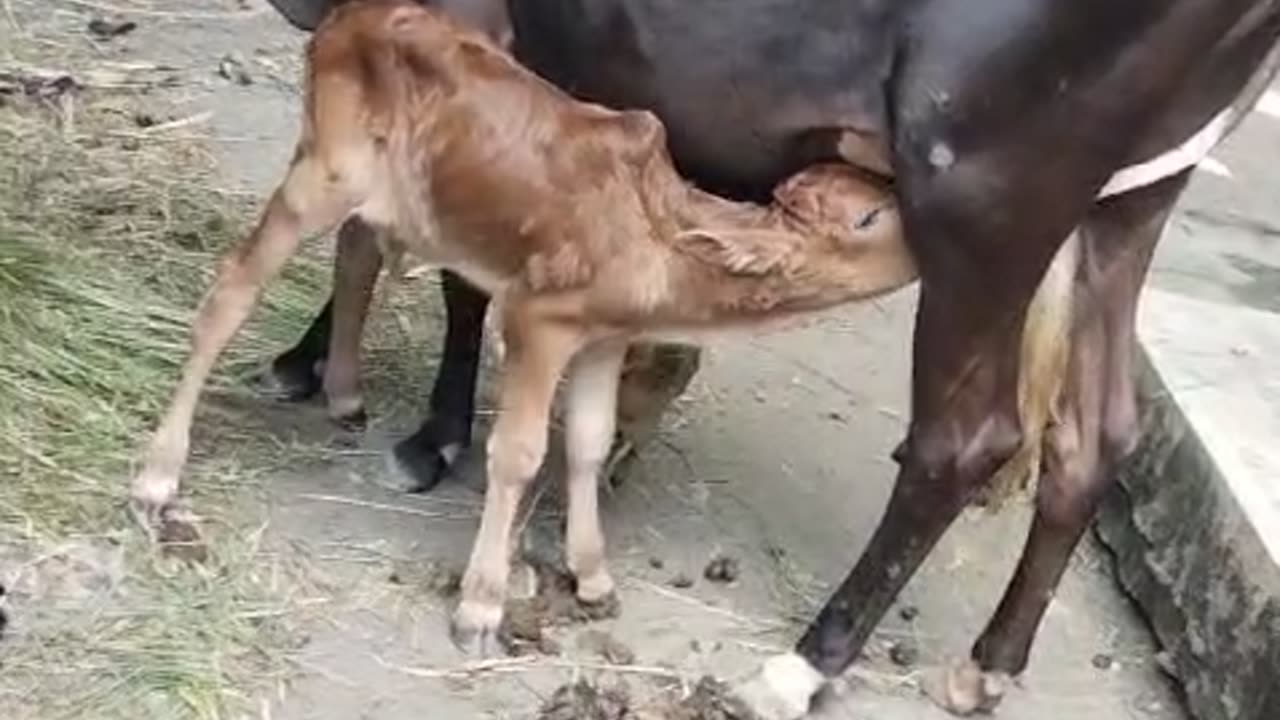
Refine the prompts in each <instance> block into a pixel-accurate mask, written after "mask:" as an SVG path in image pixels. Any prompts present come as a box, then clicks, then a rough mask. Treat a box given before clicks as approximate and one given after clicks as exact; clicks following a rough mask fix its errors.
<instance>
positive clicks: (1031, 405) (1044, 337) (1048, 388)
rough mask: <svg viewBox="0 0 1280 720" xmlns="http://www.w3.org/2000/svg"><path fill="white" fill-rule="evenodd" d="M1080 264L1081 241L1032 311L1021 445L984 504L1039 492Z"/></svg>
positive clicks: (1026, 332)
mask: <svg viewBox="0 0 1280 720" xmlns="http://www.w3.org/2000/svg"><path fill="white" fill-rule="evenodd" d="M1079 261H1080V240H1079V237H1078V236H1077V235H1076V234H1074V233H1073V234H1072V235H1071V236H1070V237H1069V238H1067V241H1066V242H1064V243H1063V244H1062V247H1061V249H1059V250H1058V254H1057V255H1056V256H1055V257H1054V259H1053V262H1052V263H1051V264H1050V265H1049V269H1048V271H1047V272H1045V275H1044V279H1043V280H1041V281H1040V287H1039V288H1037V290H1036V294H1035V296H1034V297H1033V298H1032V299H1031V304H1030V306H1029V307H1028V308H1027V319H1026V324H1025V325H1024V326H1023V330H1022V349H1021V353H1022V357H1021V358H1020V362H1019V367H1020V370H1019V375H1018V419H1019V421H1020V422H1021V425H1022V445H1021V446H1020V447H1019V448H1018V451H1017V453H1015V454H1014V456H1013V457H1012V458H1010V459H1009V461H1008V462H1007V463H1005V464H1004V466H1003V467H1001V468H1000V470H999V471H997V472H996V475H995V477H993V478H992V480H991V485H990V490H989V493H988V494H987V496H986V498H985V500H986V502H985V503H984V504H985V505H986V506H987V507H988V508H989V509H992V510H995V509H998V508H1000V507H1001V506H1002V504H1003V503H1004V502H1005V501H1006V500H1008V499H1009V498H1011V497H1014V496H1017V495H1021V494H1022V493H1023V492H1025V491H1028V490H1030V489H1031V488H1033V487H1034V485H1035V481H1036V480H1037V479H1038V478H1039V475H1040V460H1041V446H1042V444H1043V441H1044V435H1045V432H1046V430H1047V429H1048V428H1049V427H1050V426H1051V425H1052V424H1053V423H1054V422H1055V421H1056V420H1057V417H1056V411H1057V408H1058V400H1059V396H1060V394H1061V393H1062V387H1063V384H1064V382H1065V380H1066V374H1067V360H1068V357H1069V356H1070V350H1071V324H1072V313H1071V308H1072V303H1073V299H1074V298H1073V290H1074V287H1075V274H1076V267H1077V265H1078V263H1079Z"/></svg>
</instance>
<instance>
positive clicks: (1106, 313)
mask: <svg viewBox="0 0 1280 720" xmlns="http://www.w3.org/2000/svg"><path fill="white" fill-rule="evenodd" d="M273 2H276V4H277V6H280V7H282V8H285V7H286V6H287V8H289V9H290V10H291V11H292V12H291V14H290V17H291V19H292V20H293V21H294V22H295V24H298V25H299V26H301V27H314V23H315V21H316V19H317V18H318V17H319V16H320V15H322V14H323V12H324V10H325V9H326V7H327V5H328V4H329V2H330V0H273ZM441 4H443V5H446V6H447V5H449V4H450V3H449V2H448V0H442V2H441ZM462 5H464V6H465V7H463V8H462V9H461V12H462V13H463V14H464V15H466V16H467V17H473V18H481V21H482V22H488V20H485V18H500V17H501V13H500V12H498V11H500V10H501V6H500V5H497V4H493V5H490V4H486V3H485V2H484V0H470V1H468V2H463V3H462ZM506 10H507V14H508V15H509V18H510V21H511V27H512V29H513V31H514V33H513V43H514V45H513V47H514V50H515V52H516V55H517V57H519V59H520V60H521V61H522V62H524V63H526V64H527V65H528V66H530V67H531V68H533V69H534V70H535V71H536V72H538V73H539V74H541V75H543V76H544V77H546V78H547V79H549V80H551V81H552V82H553V83H555V84H556V85H559V86H560V87H562V88H565V89H566V90H569V91H570V92H572V93H574V94H576V95H578V96H580V97H583V98H586V99H590V100H594V101H597V102H601V103H603V104H606V105H610V106H613V107H618V108H645V109H649V110H652V111H653V112H655V113H656V114H657V115H658V117H659V118H661V120H662V121H663V123H664V124H665V125H666V127H667V129H668V132H669V142H670V147H671V151H672V154H673V156H674V158H675V160H676V163H677V165H678V166H679V169H680V170H681V172H682V173H683V174H684V175H686V176H687V177H689V178H691V179H693V180H694V181H696V182H698V183H699V184H701V185H702V186H703V187H705V188H708V189H711V190H714V191H716V192H718V193H721V194H723V195H726V196H730V197H736V198H743V199H758V198H762V197H765V196H766V195H767V193H768V192H769V190H770V189H771V188H772V187H773V186H774V185H775V184H776V183H777V182H778V181H779V180H780V179H782V178H784V177H786V176H787V175H789V174H791V173H793V172H794V171H796V170H798V169H799V168H802V167H805V166H807V165H810V164H813V163H817V162H823V161H833V160H840V159H848V158H850V157H852V158H854V159H855V162H856V163H857V164H860V165H862V166H863V167H864V168H866V169H868V170H871V171H873V172H880V173H888V174H891V175H892V176H893V178H894V182H895V185H896V194H897V196H898V200H899V203H900V208H901V212H902V220H903V224H904V228H905V232H906V236H907V241H908V244H909V245H910V246H911V249H912V252H913V254H914V255H915V257H916V260H917V262H918V265H919V271H920V276H921V288H920V304H919V308H918V312H917V318H916V326H915V334H914V361H913V362H914V367H913V379H912V401H911V423H910V427H909V430H908V433H907V437H906V438H905V440H904V441H903V443H902V444H901V445H900V447H899V448H898V449H897V450H896V451H895V453H894V457H895V458H896V459H897V460H898V462H899V464H900V466H901V468H900V472H899V476H898V480H897V483H896V486H895V489H894V492H893V495H892V497H891V499H890V502H889V506H888V508H887V509H886V511H885V515H884V517H883V519H882V521H881V524H880V526H879V527H878V528H877V530H876V532H875V534H874V536H873V537H872V539H871V542H870V544H869V545H868V547H867V548H866V550H865V551H864V553H863V555H862V557H861V558H860V559H859V560H858V562H857V564H856V565H855V567H854V568H853V570H852V571H851V572H850V573H849V575H848V577H847V578H846V579H845V581H844V582H843V583H842V584H841V585H840V587H839V588H837V589H836V590H835V592H834V593H833V594H832V596H831V598H830V599H829V600H828V602H827V603H826V605H825V606H824V608H823V609H822V611H821V612H820V613H819V614H818V616H817V617H816V618H815V620H814V621H813V623H812V624H811V626H810V628H809V629H808V631H807V632H806V633H805V635H804V636H803V637H802V638H801V639H800V641H799V643H798V645H797V647H796V654H794V655H791V656H787V657H784V658H779V659H777V660H776V661H771V663H769V664H767V665H766V668H765V671H764V673H763V674H762V676H761V678H760V681H761V682H760V683H759V684H758V685H756V686H755V688H756V689H763V690H765V691H767V692H763V693H757V694H756V697H757V698H758V699H759V698H766V699H768V698H772V700H774V701H777V702H778V705H777V708H776V709H777V712H778V713H779V714H780V715H788V714H790V715H795V714H799V713H800V712H803V708H804V706H805V705H806V704H807V702H808V699H809V697H810V696H811V695H812V694H813V692H814V691H816V689H817V688H818V687H819V685H820V684H821V682H822V680H823V678H826V677H831V676H834V675H836V674H838V673H840V672H841V671H842V670H844V669H845V668H846V667H847V666H848V665H849V664H850V663H851V662H852V661H853V659H854V658H855V657H856V656H857V654H858V652H859V651H860V650H861V648H862V646H863V645H864V643H865V641H866V639H867V638H868V637H869V635H870V633H871V631H872V630H873V629H874V627H875V626H876V624H877V623H878V622H879V620H880V618H881V617H882V616H883V614H884V612H885V611H886V609H887V608H888V607H889V605H890V604H891V602H892V600H893V598H894V597H895V596H896V595H897V593H898V592H899V590H900V589H901V588H902V587H903V586H904V585H905V583H906V582H907V581H908V579H909V578H910V577H911V575H912V573H913V572H914V571H915V569H916V568H917V567H918V566H919V564H920V563H921V561H922V560H923V559H924V557H925V556H926V555H927V554H928V552H929V551H930V549H931V548H932V547H933V545H934V543H935V542H936V541H937V540H938V538H939V537H940V536H941V535H942V533H943V532H944V531H945V529H946V528H947V527H948V526H949V525H950V523H951V522H952V520H953V519H954V518H955V517H956V516H957V514H958V513H959V512H960V510H961V509H962V508H963V507H964V506H965V505H966V504H967V503H968V502H970V501H971V500H972V499H973V498H974V497H975V496H976V495H977V494H978V493H979V492H980V491H981V490H982V489H983V488H984V487H985V486H986V484H987V483H988V481H989V480H990V478H991V476H992V474H993V472H994V471H995V470H996V468H998V467H1000V466H1001V465H1002V464H1003V463H1004V462H1005V461H1006V460H1007V459H1008V458H1009V457H1010V455H1011V454H1012V453H1014V452H1015V450H1016V449H1017V448H1018V447H1019V444H1020V442H1021V439H1022V428H1021V427H1020V422H1019V417H1018V410H1017V385H1018V378H1019V373H1020V353H1019V350H1020V347H1019V346H1020V342H1021V336H1022V329H1023V327H1024V319H1025V317H1024V316H1025V314H1026V311H1027V307H1028V304H1029V302H1030V299H1031V297H1032V294H1033V293H1034V291H1035V288H1036V287H1037V285H1038V284H1039V282H1040V281H1041V278H1042V277H1043V275H1044V273H1045V269H1046V268H1047V267H1048V265H1049V263H1050V260H1051V259H1052V258H1053V257H1054V255H1055V253H1057V252H1058V249H1059V247H1060V246H1061V245H1062V243H1063V241H1064V239H1065V238H1067V237H1068V236H1069V235H1070V234H1071V233H1072V232H1073V231H1075V230H1077V229H1078V238H1079V243H1080V252H1079V259H1078V263H1077V270H1076V273H1075V278H1076V288H1075V290H1076V291H1075V301H1074V306H1073V308H1072V313H1071V315H1072V325H1071V327H1072V330H1071V338H1070V340H1071V353H1070V357H1069V358H1068V360H1067V363H1066V381H1065V384H1064V388H1063V393H1062V396H1061V400H1060V402H1059V404H1058V407H1057V408H1056V413H1055V414H1056V416H1057V417H1058V418H1059V422H1058V423H1057V425H1056V426H1054V427H1053V428H1051V430H1050V431H1049V432H1048V433H1047V434H1046V435H1045V437H1044V442H1043V447H1042V451H1043V470H1042V475H1041V479H1040V483H1039V488H1038V491H1037V504H1036V515H1035V519H1034V521H1033V525H1032V528H1031V534H1030V537H1029V539H1028V541H1027V546H1026V549H1025V551H1024V554H1023V556H1022V559H1021V561H1020V563H1019V566H1018V569H1017V572H1016V575H1015V577H1014V579H1013V581H1012V582H1011V583H1010V585H1009V587H1008V589H1007V590H1006V593H1005V596H1004V598H1003V600H1002V602H1001V604H1000V606H999V608H998V609H997V611H996V613H995V615H994V616H993V617H992V619H991V621H990V623H989V624H988V626H987V627H986V629H985V630H984V631H983V633H982V634H981V636H980V637H979V639H978V641H977V642H976V643H975V645H974V648H973V653H972V663H971V664H970V665H969V666H968V667H966V668H961V669H958V670H957V672H955V673H953V675H952V677H951V678H950V679H951V683H950V686H949V689H950V692H948V693H946V696H945V697H944V698H943V699H944V701H945V702H946V703H947V704H948V705H949V706H950V707H952V709H954V710H957V711H968V710H972V709H975V708H978V707H983V706H989V705H990V704H991V703H992V702H994V701H995V700H996V699H998V692H997V690H998V682H996V681H997V680H998V679H999V678H1000V677H1002V676H1007V675H1013V674H1017V673H1019V672H1021V671H1022V670H1023V669H1024V668H1025V666H1026V663H1027V657H1028V653H1029V650H1030V647H1031V643H1032V640H1033V638H1034V635H1035V631H1036V628H1037V627H1038V625H1039V623H1040V620H1041V618H1042V617H1043V614H1044V611H1045V609H1046V608H1047V606H1048V602H1049V599H1050V598H1051V597H1052V594H1053V590H1054V588H1055V587H1056V586H1057V583H1058V581H1059V579H1060V577H1061V574H1062V572H1063V570H1064V569H1065V567H1066V564H1067V560H1068V558H1069V556H1070V554H1071V551H1072V549H1073V548H1074V547H1075V545H1076V543H1077V542H1078V540H1079V538H1080V536H1081V534H1082V533H1083V531H1084V529H1085V527H1086V526H1087V524H1088V522H1089V520H1090V518H1091V517H1092V516H1093V514H1094V511H1095V508H1096V506H1097V502H1098V499H1099V498H1100V496H1101V494H1102V492H1103V491H1104V489H1105V488H1106V487H1107V485H1108V482H1109V480H1110V475H1109V473H1110V470H1111V468H1112V467H1113V466H1114V464H1115V463H1116V462H1117V461H1118V460H1119V459H1121V458H1123V457H1124V456H1125V455H1126V453H1128V452H1129V451H1130V450H1131V449H1132V448H1133V446H1134V444H1135V442H1136V434H1137V430H1138V429H1137V421H1136V418H1137V409H1136V397H1135V392H1134V387H1133V381H1132V375H1131V371H1132V359H1133V357H1132V354H1133V348H1134V343H1135V333H1134V312H1135V306H1136V302H1137V297H1138V292H1139V289H1140V287H1141V284H1142V281H1143V279H1144V277H1145V274H1146V271H1147V266H1148V263H1149V260H1150V257H1151V254H1152V251H1153V249H1154V246H1155V243H1156V241H1157V240H1158V238H1159V235H1160V231H1161V229H1162V227H1163V224H1164V221H1165V219H1166V218H1167V216H1168V213H1169V211H1170V209H1171V207H1172V206H1173V204H1174V202H1175V201H1176V200H1177V198H1178V196H1179V194H1180V192H1181V191H1182V189H1183V187H1184V186H1185V184H1186V181H1187V177H1188V174H1189V168H1190V167H1191V166H1192V165H1194V163H1195V162H1196V160H1198V159H1199V157H1202V156H1203V152H1204V151H1205V150H1207V147H1209V146H1211V145H1212V144H1213V143H1214V142H1216V141H1217V140H1220V139H1221V137H1222V136H1223V135H1224V134H1225V133H1226V132H1227V131H1228V130H1229V128H1230V127H1231V126H1232V125H1233V124H1234V122H1235V121H1236V120H1237V119H1238V117H1239V115H1240V114H1241V111H1242V108H1244V107H1246V106H1247V105H1248V104H1249V102H1250V100H1251V99H1252V98H1251V97H1249V96H1250V94H1251V93H1252V92H1256V91H1258V90H1259V89H1260V87H1261V85H1260V83H1258V82H1257V81H1258V80H1259V78H1261V79H1262V80H1265V79H1267V78H1269V77H1270V75H1271V72H1272V71H1271V69H1270V66H1271V65H1272V62H1271V61H1270V60H1269V54H1270V53H1271V51H1272V49H1273V46H1274V45H1275V41H1276V38H1277V33H1278V32H1280V5H1278V4H1277V3H1276V2H1274V0H1217V1H1214V2H1210V1H1209V0H1130V1H1128V2H1115V1H1114V0H1074V1H1073V2H1056V1H1055V0H970V1H969V2H948V1H947V0H899V1H893V0H846V1H844V2H826V1H824V0H508V2H507V3H506ZM477 11H479V12H478V14H472V13H476V12H477ZM1251 80H1253V81H1255V82H1254V83H1253V84H1252V85H1251V83H1250V81H1251ZM708 98H715V99H716V100H715V102H709V101H708ZM1233 102H1234V103H1236V104H1235V105H1234V106H1233ZM726 117H731V118H733V119H734V120H735V122H733V123H726V122H725V118H726ZM850 135H852V136H853V137H855V138H856V141H854V142H849V141H848V140H847V138H848V137H850ZM842 139H846V140H845V143H844V144H843V145H844V146H843V147H841V144H842V143H841V140H842ZM1104 190H1106V191H1107V192H1105V193H1104V192H1102V191H1104ZM1100 195H1101V198H1100ZM445 293H446V303H447V307H448V310H449V314H450V323H449V330H448V337H447V348H446V352H445V360H444V366H443V367H442V370H441V374H440V377H439V379H438V382H437V386H436V392H435V393H434V394H433V399H432V417H431V418H430V419H429V420H428V421H427V423H426V424H425V425H424V427H423V429H422V430H421V431H420V432H419V433H418V434H417V435H416V436H415V437H414V438H412V439H411V440H410V441H408V442H407V443H405V444H402V446H401V448H399V449H398V454H399V455H400V456H401V458H402V460H405V459H407V461H408V462H410V463H418V464H419V466H420V467H421V468H422V469H423V471H424V472H423V478H424V480H425V482H426V484H430V483H431V482H434V479H435V478H436V477H437V476H438V474H439V472H441V471H442V470H443V469H444V467H445V465H447V462H446V461H447V459H448V454H447V451H451V450H453V449H456V447H457V446H458V445H459V444H460V443H464V442H466V440H467V438H468V436H469V432H470V429H469V428H470V420H471V409H472V402H473V400H472V397H471V395H472V394H473V392H474V387H475V383H474V380H475V358H476V354H477V352H478V348H479V343H480V336H481V319H482V318H483V315H484V306H485V303H486V298H485V296H484V294H483V293H482V292H480V291H477V290H475V289H474V288H472V287H470V286H468V285H467V284H466V283H465V282H464V281H461V280H460V279H459V278H458V277H456V276H451V275H446V281H445ZM327 326H328V319H327V317H326V316H325V315H322V316H321V317H320V318H318V319H317V322H316V323H315V324H314V325H313V328H312V330H311V331H309V332H308V334H307V338H306V339H305V340H304V342H303V343H302V344H300V346H299V347H298V348H295V349H294V350H293V351H291V352H290V353H289V354H287V355H286V356H285V357H284V358H282V361H281V362H279V363H277V370H278V371H279V372H280V373H281V374H283V375H285V376H286V377H287V379H289V380H290V381H292V382H293V383H294V384H295V385H296V386H298V387H301V388H302V389H304V390H306V389H313V388H309V387H308V386H314V382H315V381H314V376H315V370H314V368H315V367H316V366H317V364H318V361H319V360H321V359H322V358H323V355H324V348H325V347H326V346H327V341H326V338H327V334H328V329H327ZM184 442H185V440H184ZM152 469H153V470H156V471H158V472H159V474H160V475H162V476H163V478H164V479H166V480H167V479H169V478H172V479H173V481H174V482H175V483H176V474H177V470H178V468H163V467H155V468H152ZM175 487H176V485H175ZM140 499H141V500H144V501H146V502H147V503H149V504H150V505H151V507H150V509H152V510H160V509H162V508H163V506H164V505H165V504H166V503H168V502H171V501H172V496H171V495H165V494H163V493H162V494H160V495H155V496H152V497H143V498H140ZM763 702H765V700H762V703H763ZM1241 702H1244V703H1252V704H1253V706H1252V707H1251V708H1249V709H1247V710H1242V713H1243V714H1248V713H1249V712H1253V711H1256V713H1255V714H1261V713H1263V712H1264V708H1269V707H1274V704H1275V703H1276V700H1275V698H1274V697H1272V698H1265V697H1259V698H1242V699H1241Z"/></svg>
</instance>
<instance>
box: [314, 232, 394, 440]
mask: <svg viewBox="0 0 1280 720" xmlns="http://www.w3.org/2000/svg"><path fill="white" fill-rule="evenodd" d="M333 268H334V273H333V300H332V301H331V303H330V307H331V308H332V310H333V328H332V329H333V332H332V335H331V337H330V344H329V361H328V362H327V363H325V366H324V392H325V396H326V398H327V399H328V404H329V417H330V418H331V419H332V420H333V421H334V422H336V423H337V424H338V425H339V426H340V427H342V428H343V429H346V430H351V431H363V430H364V428H365V425H366V424H367V422H368V415H367V413H366V412H365V407H364V397H363V395H362V393H361V391H360V339H361V336H362V335H363V333H364V322H365V318H366V317H367V316H368V314H369V302H370V300H371V299H372V298H373V288H374V286H375V285H376V284H377V282H378V271H379V270H380V269H381V268H382V253H381V251H380V250H379V248H378V244H377V239H376V237H375V231H374V230H373V228H371V227H369V226H368V225H367V224H365V223H364V222H361V221H358V220H356V219H354V218H353V219H352V220H351V221H348V222H347V223H345V224H344V225H343V226H342V229H341V230H339V231H338V248H337V254H336V257H335V258H334V262H333Z"/></svg>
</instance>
